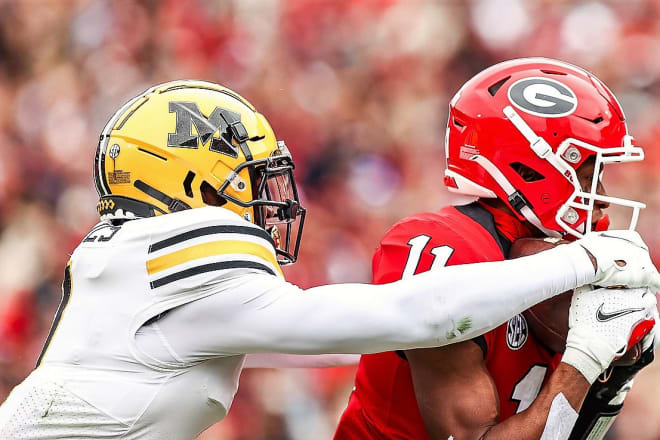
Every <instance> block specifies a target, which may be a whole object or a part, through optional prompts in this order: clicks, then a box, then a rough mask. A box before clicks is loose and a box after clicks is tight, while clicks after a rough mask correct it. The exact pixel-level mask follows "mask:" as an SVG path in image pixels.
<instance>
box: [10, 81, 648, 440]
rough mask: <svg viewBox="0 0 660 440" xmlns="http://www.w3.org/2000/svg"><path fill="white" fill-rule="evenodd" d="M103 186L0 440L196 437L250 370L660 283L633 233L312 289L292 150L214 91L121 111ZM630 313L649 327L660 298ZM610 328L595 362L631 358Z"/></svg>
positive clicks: (224, 92) (189, 84) (598, 335)
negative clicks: (262, 358) (580, 290)
mask: <svg viewBox="0 0 660 440" xmlns="http://www.w3.org/2000/svg"><path fill="white" fill-rule="evenodd" d="M94 180H95V183H96V188H97V190H98V192H99V195H100V201H99V203H98V211H99V214H100V217H101V222H100V223H99V224H97V225H96V226H95V227H94V228H93V229H92V230H91V231H90V232H89V234H88V235H87V236H86V237H85V238H84V239H83V240H82V242H81V243H80V245H79V246H78V247H77V248H76V249H75V251H74V252H73V254H72V256H71V259H70V261H69V263H68V265H67V267H66V271H65V278H64V282H63V298H62V302H61V304H60V307H59V309H58V311H57V314H56V316H55V319H54V322H53V326H52V328H51V331H50V334H49V336H48V338H47V340H46V342H45V345H44V348H43V351H42V353H41V355H40V356H39V360H38V363H37V368H36V369H35V370H34V371H33V372H32V373H31V374H30V375H29V376H28V377H27V378H26V379H25V380H24V381H23V383H22V384H20V385H18V386H17V387H16V388H15V389H14V390H13V391H12V393H11V395H10V396H9V398H8V399H7V401H5V402H4V403H3V405H2V406H1V407H0V438H3V439H31V440H40V439H55V438H67V439H81V438H94V439H101V438H107V439H154V440H156V439H158V440H164V439H172V440H179V439H192V438H194V437H195V436H196V435H197V434H199V433H200V432H201V431H203V430H204V429H206V428H207V427H208V426H210V425H212V424H214V423H215V422H217V421H219V420H221V419H222V418H223V417H224V416H225V415H226V413H227V411H228V410H229V408H230V405H231V403H232V400H233V397H234V394H235V392H236V389H237V387H238V379H239V375H240V372H241V369H242V368H243V365H244V362H245V358H246V354H251V353H268V352H271V353H280V354H283V355H297V354H298V355H306V354H320V353H367V352H377V351H384V350H393V349H408V348H414V347H428V346H439V345H444V344H448V343H452V342H458V341H463V340H466V339H469V338H473V337H475V336H477V335H479V334H481V333H483V332H485V331H488V330H490V329H492V328H494V327H495V326H497V325H499V324H501V323H502V322H504V321H505V320H507V319H509V318H510V317H511V316H514V315H516V314H517V313H520V312H521V311H522V310H524V309H527V308H528V307H530V306H531V305H533V304H536V303H538V302H540V301H542V300H544V299H547V298H548V297H550V296H553V295H555V294H558V293H561V292H564V291H566V290H569V289H573V288H575V287H578V286H581V285H586V284H597V285H601V286H614V285H627V286H629V287H646V286H650V285H652V286H655V287H657V286H658V285H660V280H659V278H660V277H659V276H658V273H657V270H656V269H655V267H653V265H652V263H651V261H650V258H649V256H648V250H647V248H646V247H645V245H644V244H643V242H642V241H641V239H640V238H639V236H638V235H636V233H634V232H630V231H625V232H614V233H610V234H609V235H608V236H601V235H598V234H595V235H588V236H586V237H585V238H583V239H581V240H579V241H577V242H576V243H573V244H569V245H566V246H559V247H557V248H556V249H553V250H550V251H547V252H543V253H540V254H537V255H534V256H531V257H526V258H522V259H518V260H512V261H506V262H497V263H483V264H476V265H465V266H453V267H449V268H439V269H438V270H432V271H429V272H427V273H424V274H422V275H418V276H414V277H412V278H410V279H408V280H405V281H399V282H397V283H393V284H387V285H381V286H371V285H361V284H344V285H330V286H322V287H317V288H313V289H308V290H306V291H303V290H301V289H299V288H298V287H296V286H294V285H292V284H289V283H287V282H286V281H285V280H284V277H283V275H282V271H281V269H280V265H281V264H286V263H293V262H294V261H295V260H296V257H297V253H298V248H299V245H300V237H301V233H302V226H303V222H304V219H305V210H304V209H303V207H302V206H301V205H300V201H299V199H298V193H297V190H296V185H295V181H294V179H293V162H292V159H291V156H290V154H289V151H288V150H287V148H286V146H285V145H284V143H283V142H280V141H276V139H275V135H274V133H273V131H272V129H271V128H270V126H269V124H268V122H267V121H266V119H265V118H264V117H263V116H262V115H261V114H259V113H258V112H257V111H256V110H255V109H254V107H252V105H251V104H249V103H248V102H247V101H246V100H245V99H243V98H242V97H240V96H239V95H237V94H235V93H234V92H232V91H230V90H228V89H226V88H224V87H221V86H219V85H217V84H213V83H207V82H201V81H175V82H171V83H166V84H162V85H159V86H156V87H153V88H151V89H149V90H147V91H146V92H145V93H143V94H141V95H139V96H137V97H136V98H134V99H133V100H131V101H130V102H128V103H127V104H126V105H124V106H123V107H122V108H121V109H120V110H119V111H118V112H117V113H115V115H114V116H113V117H112V118H111V119H110V121H109V122H108V124H107V125H106V127H105V129H104V130H103V133H102V135H101V139H100V142H99V146H98V150H97V152H96V157H95V164H94ZM458 292H460V294H458ZM374 304H378V307H375V306H374ZM625 306H626V307H627V308H628V309H631V308H635V309H636V311H635V312H634V313H636V314H637V316H638V318H639V322H643V321H646V322H647V324H648V322H650V321H649V316H650V315H651V311H652V310H653V308H654V307H655V299H654V297H653V295H646V296H645V297H643V298H640V297H639V296H633V295H631V299H630V302H629V304H625ZM576 313H586V312H581V311H580V310H578V311H576ZM578 321H579V322H586V321H589V320H587V319H586V318H585V319H582V320H579V319H578ZM592 321H593V320H592ZM602 327H603V328H600V327H598V325H595V326H594V328H590V329H589V331H586V332H582V334H584V335H585V336H584V337H583V339H581V340H580V341H579V342H580V344H582V345H581V347H582V348H583V351H584V362H585V363H591V364H596V365H600V364H601V363H603V361H602V359H601V357H608V356H613V353H614V352H615V351H616V350H618V349H619V348H620V347H611V348H602V346H603V345H604V344H599V345H598V347H600V348H599V350H590V346H591V344H592V343H593V342H594V340H596V339H598V340H602V339H606V338H614V337H615V336H616V337H618V339H617V338H614V339H615V340H617V341H627V340H628V338H629V336H630V334H631V333H632V332H633V330H634V328H633V327H631V326H627V327H626V328H617V329H615V330H612V328H611V327H606V326H605V325H603V326H602ZM619 327H621V326H619ZM645 328H647V329H648V325H647V326H646V327H645ZM612 332H614V333H615V334H614V335H612ZM580 344H578V345H580ZM605 345H606V344H605ZM610 345H614V344H610ZM293 359H295V357H294V358H293ZM591 364H590V365H591Z"/></svg>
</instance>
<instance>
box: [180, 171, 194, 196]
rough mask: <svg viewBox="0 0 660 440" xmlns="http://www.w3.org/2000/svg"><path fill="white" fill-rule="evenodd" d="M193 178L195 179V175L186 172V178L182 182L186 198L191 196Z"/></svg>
mask: <svg viewBox="0 0 660 440" xmlns="http://www.w3.org/2000/svg"><path fill="white" fill-rule="evenodd" d="M194 178H195V173H193V172H192V171H188V174H186V178H185V179H184V180H183V189H184V191H185V192H186V195H187V196H188V197H192V196H193V192H192V181H193V179H194Z"/></svg>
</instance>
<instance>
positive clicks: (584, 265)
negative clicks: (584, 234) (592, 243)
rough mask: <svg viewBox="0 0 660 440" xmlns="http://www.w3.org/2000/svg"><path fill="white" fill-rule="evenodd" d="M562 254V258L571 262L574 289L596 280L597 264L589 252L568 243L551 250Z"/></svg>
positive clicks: (575, 244)
mask: <svg viewBox="0 0 660 440" xmlns="http://www.w3.org/2000/svg"><path fill="white" fill-rule="evenodd" d="M554 250H557V251H558V252H563V254H562V257H563V258H566V259H567V260H568V261H570V262H571V265H572V267H573V268H574V271H575V278H576V283H575V284H576V285H575V287H579V286H584V285H586V284H591V283H593V282H594V281H595V280H596V275H597V273H598V263H597V262H596V259H595V257H594V256H593V254H591V252H589V250H587V249H586V248H585V247H583V246H582V245H580V244H579V243H577V242H575V243H569V244H567V245H563V246H557V247H556V248H554V249H553V251H554Z"/></svg>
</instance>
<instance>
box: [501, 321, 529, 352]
mask: <svg viewBox="0 0 660 440" xmlns="http://www.w3.org/2000/svg"><path fill="white" fill-rule="evenodd" d="M528 335H529V330H528V328H527V321H526V320H525V318H524V317H523V316H522V315H516V316H514V317H513V318H511V319H509V322H508V324H507V325H506V345H508V346H509V348H510V349H511V350H518V349H520V348H521V347H522V346H523V345H525V342H527V336H528Z"/></svg>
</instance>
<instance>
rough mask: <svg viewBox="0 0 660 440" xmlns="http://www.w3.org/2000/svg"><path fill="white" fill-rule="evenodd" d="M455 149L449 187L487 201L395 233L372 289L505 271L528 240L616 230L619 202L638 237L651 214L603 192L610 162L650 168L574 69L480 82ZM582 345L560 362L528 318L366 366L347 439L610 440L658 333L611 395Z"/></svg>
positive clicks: (460, 121) (455, 124)
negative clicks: (443, 272)
mask: <svg viewBox="0 0 660 440" xmlns="http://www.w3.org/2000/svg"><path fill="white" fill-rule="evenodd" d="M445 147H446V156H447V170H446V172H445V184H446V185H447V186H448V187H449V189H450V190H452V191H454V192H458V193H462V194H467V195H472V196H476V197H478V200H477V201H476V202H474V203H471V204H468V205H465V206H450V207H445V208H443V209H441V210H440V211H438V212H434V213H421V214H415V215H412V216H409V217H407V218H405V219H403V220H401V221H399V222H398V223H396V224H395V225H394V226H393V227H392V228H391V229H390V230H389V231H388V232H387V233H386V234H385V237H384V238H383V239H382V241H381V243H380V246H379V248H378V249H377V250H376V253H375V255H374V258H373V282H374V283H377V284H378V283H387V282H391V281H394V280H398V279H401V278H407V277H410V276H412V275H413V274H416V273H421V272H424V271H427V270H430V269H433V268H435V267H441V266H446V265H459V264H467V263H474V262H483V261H498V260H502V259H506V258H507V257H508V253H509V249H510V247H511V244H512V243H513V242H514V241H515V240H517V239H519V238H523V237H544V236H545V237H557V238H560V237H564V238H568V237H572V236H576V237H580V236H582V235H583V234H584V233H586V232H588V231H590V230H593V229H598V230H601V229H606V228H607V225H608V223H609V220H608V218H607V216H606V215H604V213H603V210H604V209H606V208H607V207H609V206H610V204H618V205H623V206H626V207H628V208H629V209H630V211H631V217H630V223H629V227H630V228H631V229H634V227H635V224H636V222H637V217H638V215H639V210H640V209H641V208H643V207H644V205H643V204H641V203H638V202H633V201H630V200H625V199H620V198H615V197H610V196H608V195H606V194H605V191H604V188H603V186H602V183H601V175H602V171H603V166H604V165H605V164H609V163H620V162H630V161H638V160H642V159H643V157H644V156H643V151H642V149H641V148H639V147H636V146H634V145H633V143H632V138H631V137H630V136H629V135H628V132H627V127H626V124H625V119H624V115H623V112H622V110H621V107H620V105H619V104H618V102H617V101H616V98H615V97H614V95H612V93H611V92H610V91H609V89H607V87H606V86H605V85H604V84H603V83H601V82H600V81H599V80H598V79H597V78H595V77H594V76H593V75H591V74H590V73H588V72H586V71H584V70H582V69H580V68H577V67H575V66H572V65H569V64H566V63H563V62H558V61H555V60H549V59H541V58H530V59H520V60H513V61H508V62H504V63H501V64H498V65H495V66H493V67H491V68H489V69H486V70H485V71H483V72H481V73H480V74H478V75H477V76H475V77H474V78H472V79H471V80H470V81H468V82H467V83H466V84H465V85H464V86H463V87H462V88H461V89H460V90H459V92H458V93H457V94H456V96H455V97H454V98H453V100H452V101H451V103H450V115H449V121H448V128H447V135H446V140H445ZM548 270H552V268H548ZM612 292H616V291H612ZM454 294H455V295H460V294H461V292H460V291H457V292H455V293H454ZM574 303H575V301H574ZM572 307H573V306H572ZM613 321H616V319H613V320H612V322H613ZM461 325H462V323H460V322H457V323H456V326H457V328H458V329H459V330H460V326H461ZM571 338H572V336H571V334H570V332H569V334H568V340H567V341H566V346H567V347H569V348H566V352H565V354H564V357H563V360H562V353H561V352H559V351H563V350H561V349H558V348H556V347H554V350H553V348H550V347H548V346H547V345H546V344H544V342H545V341H543V340H542V338H541V337H539V336H538V335H535V334H534V333H533V332H531V331H530V329H529V327H528V325H527V321H526V319H525V316H524V315H518V316H516V317H514V318H512V319H511V320H510V321H509V322H508V323H506V324H503V325H501V326H500V327H497V328H496V329H494V330H492V331H491V332H489V333H486V334H485V335H483V336H481V337H478V338H476V339H474V340H471V341H466V342H462V343H459V344H454V345H451V346H446V347H440V348H426V349H417V350H406V351H401V352H386V353H379V354H370V355H364V356H362V359H361V362H360V366H359V368H358V372H357V377H356V381H355V388H354V391H353V393H352V394H351V397H350V401H349V404H348V407H347V409H346V410H345V412H344V414H343V415H342V418H341V421H340V423H339V426H338V428H337V431H336V434H335V440H348V439H350V440H353V439H416V440H418V439H428V438H432V439H443V440H444V439H447V438H454V439H456V440H463V439H468V440H470V439H475V440H476V439H500V438H502V439H512V438H515V439H538V438H542V439H567V438H569V435H570V438H571V439H584V438H587V437H589V436H590V435H591V437H589V438H590V439H599V438H602V437H603V436H604V435H605V433H606V432H607V429H608V428H609V426H610V424H611V422H612V420H613V418H614V416H616V414H617V413H618V411H619V410H620V409H621V405H622V402H623V398H624V397H625V392H626V390H627V389H629V383H630V381H631V379H632V376H634V374H635V373H636V372H637V371H638V370H639V369H640V368H641V367H643V366H644V365H646V364H647V363H648V362H650V361H651V360H652V358H653V349H652V333H650V334H649V335H647V336H646V337H645V338H644V340H643V342H644V345H643V346H644V350H645V351H644V354H643V355H642V356H641V358H640V359H639V360H638V361H637V362H636V363H635V365H632V366H629V367H616V368H614V373H613V374H612V375H611V377H610V381H609V382H606V383H601V382H598V381H596V376H598V372H597V371H587V370H588V369H587V370H584V369H581V368H580V366H579V365H578V364H579V362H575V357H574V350H573V349H572V348H571V347H570V346H571ZM562 348H563V347H562ZM573 367H576V368H577V369H578V370H579V371H580V372H581V373H582V375H580V374H579V373H577V374H576V371H575V369H573ZM610 372H611V370H610ZM585 379H586V380H585ZM594 382H595V384H593V385H592V383H594ZM589 389H591V392H589ZM585 397H586V400H585ZM583 402H584V403H583ZM559 403H562V404H559ZM580 407H582V409H581V410H580ZM577 410H580V415H579V417H578V414H576V412H575V411H577ZM576 420H577V422H576ZM574 425H575V427H574V428H573V426H574ZM571 430H572V431H573V432H572V433H571Z"/></svg>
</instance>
